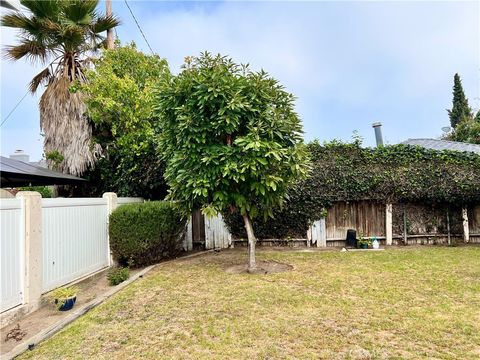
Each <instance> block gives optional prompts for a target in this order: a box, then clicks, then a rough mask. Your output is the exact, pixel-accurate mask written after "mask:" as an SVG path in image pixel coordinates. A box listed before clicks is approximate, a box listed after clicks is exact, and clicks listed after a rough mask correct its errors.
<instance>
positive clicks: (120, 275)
mask: <svg viewBox="0 0 480 360" xmlns="http://www.w3.org/2000/svg"><path fill="white" fill-rule="evenodd" d="M129 277H130V269H129V268H128V267H121V266H120V267H113V268H111V269H110V270H108V274H107V279H108V283H109V284H110V286H115V285H118V284H120V283H122V282H124V281H125V280H127V279H128V278H129Z"/></svg>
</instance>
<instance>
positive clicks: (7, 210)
mask: <svg viewBox="0 0 480 360" xmlns="http://www.w3.org/2000/svg"><path fill="white" fill-rule="evenodd" d="M23 215H24V214H23V200H21V199H2V200H1V201H0V223H1V224H0V225H1V247H0V250H1V252H0V270H1V273H0V274H1V287H0V290H1V304H0V305H1V306H0V312H3V311H5V310H8V309H10V308H13V307H15V306H18V305H21V304H22V302H23V269H24V261H25V258H24V254H25V251H24V246H25V244H24V242H23V233H24V230H25V229H24V222H23Z"/></svg>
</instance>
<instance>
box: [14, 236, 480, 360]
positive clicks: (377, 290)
mask: <svg viewBox="0 0 480 360" xmlns="http://www.w3.org/2000/svg"><path fill="white" fill-rule="evenodd" d="M258 257H259V258H260V259H264V260H274V261H280V262H285V263H289V264H291V265H293V266H294V270H293V271H290V272H286V273H278V274H270V275H247V274H242V275H238V274H228V273H225V271H224V269H225V268H226V267H228V266H229V265H232V264H239V263H242V262H243V261H245V260H246V250H245V249H235V250H233V251H224V252H222V253H220V254H213V253H210V254H208V255H204V256H201V257H198V258H192V259H185V260H183V261H177V262H173V263H165V264H162V265H160V266H159V267H157V268H156V269H154V270H153V271H152V272H150V273H149V274H148V275H147V276H145V277H144V278H143V279H140V280H139V281H137V282H135V283H133V284H132V285H130V286H129V287H127V288H126V289H124V290H123V291H121V292H120V293H118V294H117V295H116V296H114V297H113V298H111V299H110V300H109V301H107V302H106V303H104V304H102V305H101V306H99V307H97V308H96V309H94V310H92V311H91V312H90V313H88V314H87V315H86V316H83V317H82V318H80V319H79V320H77V321H76V322H75V323H73V324H72V325H70V326H68V327H67V328H66V329H64V330H63V331H62V332H60V333H59V334H57V335H56V336H54V337H52V338H51V339H50V340H48V341H46V342H44V343H42V344H40V345H39V346H38V347H37V348H36V349H35V350H34V351H31V352H28V353H25V354H24V355H23V356H22V357H21V358H22V359H27V358H35V359H76V358H78V359H84V358H92V359H112V360H113V359H139V358H146V359H175V358H183V359H227V358H229V359H287V358H288V359H291V358H302V359H318V358H324V359H421V358H424V359H479V358H480V247H473V246H472V247H457V248H446V247H415V248H414V247H410V248H408V247H407V248H401V249H390V250H387V251H383V252H349V253H341V252H339V251H316V252H305V251H293V250H292V251H278V250H268V249H265V250H260V251H259V254H258Z"/></svg>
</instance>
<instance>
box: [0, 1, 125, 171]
mask: <svg viewBox="0 0 480 360" xmlns="http://www.w3.org/2000/svg"><path fill="white" fill-rule="evenodd" d="M20 3H21V4H22V5H23V6H24V7H25V8H27V9H28V11H29V13H28V15H24V14H23V13H21V12H16V13H10V14H7V15H5V16H3V17H2V19H1V25H2V26H8V27H11V28H16V29H18V30H19V31H20V37H19V43H18V44H17V45H13V46H7V47H6V48H5V55H6V57H7V58H9V59H11V60H20V59H23V58H25V59H28V60H31V61H34V62H35V61H38V62H40V63H42V64H44V65H46V68H45V69H44V70H42V71H41V72H40V73H39V74H38V75H36V76H35V77H34V78H33V79H32V81H31V82H30V87H29V88H30V91H31V92H32V93H34V92H36V91H37V89H38V87H39V86H40V85H45V86H46V89H45V91H44V93H43V94H42V96H41V98H40V128H41V130H42V131H43V132H44V134H45V137H44V151H45V154H46V155H47V159H48V158H49V155H50V154H52V155H55V156H51V157H52V158H54V157H56V158H57V159H58V158H60V161H61V162H60V163H57V164H56V165H57V169H59V170H61V171H63V172H66V173H69V174H73V175H81V174H82V173H83V172H84V171H85V170H87V168H88V167H90V166H92V165H93V164H94V163H95V159H96V149H95V147H94V146H93V145H92V144H91V135H92V126H91V123H90V122H89V120H88V118H87V117H86V106H85V103H84V101H83V95H82V93H81V92H80V91H76V90H75V88H76V86H75V85H76V84H81V83H83V82H85V79H86V78H85V71H86V69H87V68H88V67H89V63H90V59H91V56H92V55H93V54H94V53H95V52H96V51H97V50H98V49H99V48H100V47H102V46H103V45H104V43H105V39H104V37H103V36H101V33H103V32H105V31H107V30H108V29H111V28H113V27H115V26H117V25H118V24H119V21H118V20H117V18H116V17H114V16H106V15H102V14H99V13H98V12H97V11H96V7H97V5H98V0H21V1H20ZM62 159H63V160H62ZM51 165H52V164H51Z"/></svg>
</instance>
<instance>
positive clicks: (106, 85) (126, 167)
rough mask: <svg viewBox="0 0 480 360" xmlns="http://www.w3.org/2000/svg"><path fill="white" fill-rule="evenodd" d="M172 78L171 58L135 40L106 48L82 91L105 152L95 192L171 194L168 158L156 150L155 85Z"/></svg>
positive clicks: (97, 171)
mask: <svg viewBox="0 0 480 360" xmlns="http://www.w3.org/2000/svg"><path fill="white" fill-rule="evenodd" d="M169 77H170V71H169V69H168V63H167V61H166V60H164V59H161V58H160V57H159V56H158V55H145V54H144V53H142V52H140V51H138V50H137V49H136V46H135V44H134V43H132V44H128V45H127V46H124V47H121V46H118V47H117V48H115V49H113V50H105V51H104V52H103V55H102V57H101V58H100V59H98V60H96V61H95V68H94V69H93V70H91V71H89V72H88V73H87V80H88V81H87V82H86V83H85V84H84V85H83V86H82V88H81V90H82V92H83V93H84V94H85V95H86V97H85V100H86V104H87V107H88V114H89V117H90V118H91V120H92V122H93V124H94V137H93V140H94V143H95V144H98V145H100V146H101V154H102V155H101V158H100V160H99V161H98V162H97V165H96V168H95V171H93V172H92V173H90V174H89V175H90V177H91V179H92V180H94V181H93V182H95V183H96V184H97V189H94V191H95V192H100V193H101V192H104V191H115V192H117V193H118V194H119V195H122V196H143V197H145V198H156V199H158V198H162V197H163V196H165V194H166V185H165V182H164V180H163V170H164V162H163V161H162V160H161V159H159V157H158V155H157V151H156V143H157V140H156V136H157V135H158V122H156V121H154V118H153V104H154V95H153V93H154V91H153V89H154V87H155V86H156V85H158V84H159V82H160V81H161V80H162V79H168V78H169Z"/></svg>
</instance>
